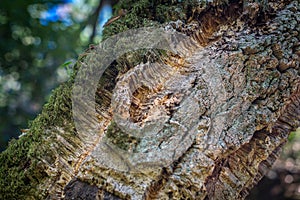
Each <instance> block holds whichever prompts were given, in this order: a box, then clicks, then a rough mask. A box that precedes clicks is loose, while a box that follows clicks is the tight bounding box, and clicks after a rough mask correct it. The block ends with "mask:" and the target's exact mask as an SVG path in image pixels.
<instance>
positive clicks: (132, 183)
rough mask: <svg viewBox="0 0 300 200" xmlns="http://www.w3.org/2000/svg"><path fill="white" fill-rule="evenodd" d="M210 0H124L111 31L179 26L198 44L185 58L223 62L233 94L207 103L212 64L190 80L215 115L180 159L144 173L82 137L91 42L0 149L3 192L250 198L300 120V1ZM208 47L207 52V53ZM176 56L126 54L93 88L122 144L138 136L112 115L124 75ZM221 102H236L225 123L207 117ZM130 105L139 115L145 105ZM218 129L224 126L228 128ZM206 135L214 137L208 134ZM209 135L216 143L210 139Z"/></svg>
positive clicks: (4, 195)
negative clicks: (82, 86) (78, 86)
mask: <svg viewBox="0 0 300 200" xmlns="http://www.w3.org/2000/svg"><path fill="white" fill-rule="evenodd" d="M212 2H213V3H207V1H182V2H181V1H173V0H169V1H167V0H160V1H152V0H139V1H130V0H121V1H120V2H119V4H118V7H117V9H126V10H127V11H128V13H127V14H126V15H125V16H124V17H122V18H121V19H119V20H117V21H115V22H114V23H112V24H111V25H109V26H108V27H107V28H106V29H105V31H104V34H105V38H108V37H110V36H112V35H114V34H116V33H119V32H122V31H125V30H128V29H132V28H138V27H145V26H154V27H172V28H173V29H174V30H176V31H179V32H182V33H184V34H187V35H189V36H191V37H192V38H193V41H194V42H195V43H197V45H198V46H197V45H196V46H195V49H193V51H194V52H193V53H195V52H196V53H195V54H194V55H193V56H191V57H189V58H185V57H183V58H180V59H181V60H187V62H190V63H192V65H193V66H195V67H197V66H198V65H199V63H205V62H207V64H208V65H207V66H209V63H211V62H213V63H215V64H216V65H218V66H219V68H218V70H220V74H221V75H222V77H221V78H220V79H221V80H222V83H224V85H223V86H222V87H224V89H225V91H226V94H218V95H219V97H222V98H223V100H221V101H220V102H213V101H209V100H210V99H209V97H210V95H211V94H210V92H213V90H209V89H207V88H206V86H204V85H203V84H204V83H205V81H206V82H210V83H213V81H215V80H210V79H211V77H210V76H208V75H212V74H213V72H209V70H210V69H209V68H207V69H205V68H204V71H203V72H201V73H203V76H200V75H199V77H198V79H201V80H198V79H195V83H194V84H195V87H194V88H193V91H196V92H197V91H201V92H199V94H198V97H201V100H199V105H201V108H203V107H205V109H203V110H201V109H200V110H199V112H201V113H203V116H205V117H206V118H203V119H211V121H210V122H214V123H209V122H207V121H205V120H203V119H201V120H202V121H200V122H199V126H198V129H199V134H198V135H196V138H195V139H194V141H193V143H192V144H191V146H189V147H188V149H187V151H186V152H185V153H184V154H183V155H182V156H180V158H179V159H177V160H176V161H174V162H173V163H172V164H170V165H169V166H164V167H156V168H155V170H153V169H151V168H150V170H149V171H147V170H146V171H145V172H143V173H138V172H136V171H135V172H132V173H128V172H120V171H118V170H115V169H113V168H112V169H107V168H105V167H104V166H102V165H101V163H99V159H97V156H98V154H99V152H97V148H98V147H99V145H98V144H99V142H100V141H101V139H102V135H100V134H95V135H94V136H91V138H85V137H83V136H82V135H80V134H79V133H78V132H77V131H76V128H75V125H74V121H73V114H72V88H73V84H74V80H75V77H76V74H77V70H79V69H80V68H81V67H84V66H85V65H88V64H89V61H90V60H91V59H90V58H93V57H97V47H96V48H94V47H91V48H90V49H89V50H88V51H87V52H85V53H84V54H82V56H81V58H80V59H79V60H78V62H77V64H76V66H75V72H74V74H73V76H72V77H71V79H70V80H69V81H68V82H67V83H64V84H62V85H61V86H60V87H58V88H57V89H56V90H54V91H53V93H52V95H51V98H50V100H49V102H48V103H47V104H46V105H45V106H44V108H43V111H42V113H41V114H40V115H39V116H38V117H37V118H36V119H35V120H34V121H33V122H32V123H31V124H30V127H29V131H28V132H27V133H26V134H25V135H24V136H22V137H21V138H19V139H18V140H13V141H11V143H10V145H9V147H8V148H7V149H6V150H5V151H4V152H2V153H1V154H0V199H45V198H48V199H60V198H63V197H64V196H65V197H66V199H68V198H69V199H71V198H79V197H82V198H87V197H90V198H91V199H94V198H96V197H97V196H98V197H105V196H106V197H108V196H109V197H111V198H113V197H114V198H116V197H119V198H123V199H138V198H145V199H171V198H174V199H180V198H181V199H185V198H190V199H195V198H197V199H205V198H212V199H228V198H229V199H237V198H244V197H245V196H246V195H247V191H248V190H249V189H251V187H253V185H254V184H255V183H256V182H257V181H258V180H259V179H260V178H261V177H262V175H263V174H264V173H265V172H266V170H267V168H268V167H270V166H271V164H272V163H273V162H274V160H275V158H276V154H277V152H278V151H279V150H280V148H281V146H282V145H283V144H284V142H285V140H286V138H287V136H288V134H289V132H290V131H291V130H293V129H295V128H296V127H298V126H299V103H300V84H299V56H300V49H299V40H300V38H299V35H300V30H299V26H298V25H297V24H299V23H300V19H299V10H300V5H299V2H298V1H282V2H280V1H269V2H267V1H262V3H259V2H257V1H254V2H251V1H237V0H235V1H221V0H216V1H212ZM266 2H267V3H266ZM177 20H180V21H177ZM175 21H177V22H175ZM191 48H192V47H191ZM203 49H204V50H203ZM190 51H192V50H190ZM203 52H206V53H207V54H206V55H205V57H203V58H201V57H200V56H199V55H200V53H203ZM197 53H198V54H197ZM178 56H179V55H173V54H170V53H168V52H167V53H166V52H163V51H147V50H138V51H135V52H132V53H128V54H126V55H123V56H121V57H120V58H118V59H117V60H116V61H115V62H114V63H112V64H111V66H110V67H109V69H107V70H106V72H105V74H104V76H103V77H102V78H101V80H100V81H99V86H98V89H97V92H96V103H97V105H96V113H97V114H98V116H99V117H98V120H99V123H101V124H102V126H103V129H104V130H105V131H106V129H107V131H106V132H105V134H107V137H108V138H109V139H110V140H111V141H112V143H114V144H116V145H117V146H118V145H119V146H121V149H123V150H128V149H129V148H132V145H139V143H140V141H139V140H136V139H135V138H134V137H127V136H126V134H125V133H122V131H120V129H119V127H117V126H116V124H115V123H114V121H113V120H112V116H111V113H110V100H111V98H112V91H113V89H114V88H115V85H116V84H117V82H118V81H119V80H118V79H117V77H118V76H120V75H122V74H126V72H127V71H128V70H129V69H132V70H133V71H134V69H135V66H136V65H138V64H139V63H141V62H147V61H149V59H151V61H152V62H155V61H157V60H164V62H165V63H167V64H168V65H170V66H171V67H174V69H177V68H179V69H180V68H181V67H182V68H183V67H187V65H185V63H186V62H181V61H180V62H179V60H180V59H178ZM179 57H180V56H179ZM201 59H202V60H201ZM205 59H208V60H209V62H208V61H205ZM175 65H176V66H175ZM189 67H190V65H189ZM201 69H202V68H201ZM205 71H206V72H205ZM185 73H188V72H185ZM195 74H197V73H196V72H195ZM199 74H200V73H199ZM190 75H191V76H192V75H194V74H192V73H191V74H190ZM178 77H179V76H178ZM213 78H215V77H213ZM202 79H203V80H202ZM204 79H206V80H204ZM201 81H202V82H201ZM205 92H207V94H205ZM141 94H143V95H141ZM134 95H136V96H135V97H136V98H138V99H140V100H141V102H145V103H147V101H149V100H148V99H147V98H145V97H144V96H145V95H152V96H154V97H155V93H153V91H152V93H151V91H150V90H149V91H148V90H140V91H138V92H137V93H135V94H134ZM201 95H202V96H201ZM168 98H169V97H168ZM174 98H175V97H174ZM206 98H208V99H207V100H208V102H209V103H208V105H206V104H205V101H204V100H205V99H206ZM169 99H170V98H169ZM217 104H222V105H224V107H222V109H224V110H222V111H224V112H231V111H232V110H233V112H232V115H230V117H229V118H228V119H226V120H225V121H222V120H221V119H222V118H221V117H219V118H216V119H219V121H218V120H215V121H213V118H210V117H212V116H213V115H217V114H218V113H217V111H216V110H214V106H217ZM169 107H170V106H169ZM169 107H168V109H169ZM179 107H180V106H179ZM133 109H136V110H134V111H132V112H134V113H136V115H138V113H139V111H138V105H135V107H134V106H133ZM170 113H171V114H170V115H172V112H171V111H170ZM136 119H137V120H139V118H136ZM208 121H209V120H208ZM179 123H180V121H179ZM174 127H176V126H174ZM174 127H172V128H174ZM217 127H223V130H222V131H224V132H225V136H224V135H221V132H222V131H220V130H218V128H217ZM174 129H176V128H174ZM166 131H167V129H166ZM201 131H202V132H201ZM208 133H209V137H208V138H204V137H203V136H202V135H205V134H208ZM222 133H223V132H222ZM114 134H116V135H117V136H116V137H115V138H114V137H113V136H114ZM214 140H216V141H222V142H223V143H222V142H219V143H218V142H217V143H214ZM212 143H213V144H215V145H207V144H212ZM218 145H219V146H218ZM137 151H138V150H137ZM100 153H101V152H100ZM100 155H101V154H100ZM111 155H112V156H114V155H118V152H117V153H116V154H111ZM118 156H119V157H122V155H121V156H120V155H118ZM162 157H163V155H162ZM98 158H99V157H98ZM122 159H126V158H125V157H124V158H122ZM151 170H152V171H151ZM112 180H113V181H112Z"/></svg>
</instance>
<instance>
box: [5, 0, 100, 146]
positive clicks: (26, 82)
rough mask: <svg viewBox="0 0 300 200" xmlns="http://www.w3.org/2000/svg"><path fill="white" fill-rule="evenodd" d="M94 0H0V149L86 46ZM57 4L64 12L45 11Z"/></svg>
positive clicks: (66, 73) (63, 75)
mask: <svg viewBox="0 0 300 200" xmlns="http://www.w3.org/2000/svg"><path fill="white" fill-rule="evenodd" d="M99 2H100V1H99V0H81V1H80V0H79V1H78V0H76V3H74V2H73V3H72V1H60V0H56V1H50V0H14V1H9V0H1V3H0V133H1V136H0V151H1V150H4V148H5V147H6V146H7V142H8V140H9V139H10V138H11V137H17V136H18V135H20V134H21V131H20V129H24V128H26V127H27V124H28V120H30V119H31V120H32V119H34V118H35V116H36V114H37V113H38V112H39V111H40V109H41V107H42V105H43V104H44V103H45V101H46V100H47V98H48V96H49V93H50V91H51V90H52V89H53V88H55V87H56V86H57V85H58V84H59V83H60V82H64V81H65V80H66V79H67V78H68V75H69V74H70V73H71V71H72V63H73V61H74V60H75V59H76V58H77V56H78V54H79V53H80V52H82V50H83V49H84V48H85V47H86V46H87V45H88V44H87V43H88V41H89V39H90V38H89V34H88V30H89V26H90V25H89V23H91V22H90V21H89V19H90V17H91V15H92V13H93V12H92V11H93V10H94V9H95V8H96V6H97V5H98V4H99ZM64 5H66V6H65V7H63V6H64ZM58 6H62V7H63V9H64V10H63V9H61V11H60V12H62V11H64V12H65V13H59V14H60V16H53V15H52V16H51V15H50V16H49V10H50V11H51V10H52V11H53V9H55V8H57V7H58ZM50 14H51V13H50ZM52 14H53V13H52ZM47 15H48V18H45V16H47Z"/></svg>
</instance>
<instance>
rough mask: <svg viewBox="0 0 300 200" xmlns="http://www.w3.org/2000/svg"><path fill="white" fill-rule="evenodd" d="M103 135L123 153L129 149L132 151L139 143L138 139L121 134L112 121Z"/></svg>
mask: <svg viewBox="0 0 300 200" xmlns="http://www.w3.org/2000/svg"><path fill="white" fill-rule="evenodd" d="M105 135H106V137H107V139H108V140H109V141H110V142H111V143H113V144H115V145H116V146H117V147H119V148H120V149H123V150H125V151H128V150H129V149H132V150H134V149H135V147H136V145H137V144H138V143H139V142H140V141H139V139H137V138H135V137H132V136H130V135H128V134H126V133H124V132H122V130H121V129H120V128H119V127H118V126H117V124H116V123H115V122H114V121H112V122H111V124H110V125H109V126H108V128H107V132H106V134H105Z"/></svg>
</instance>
